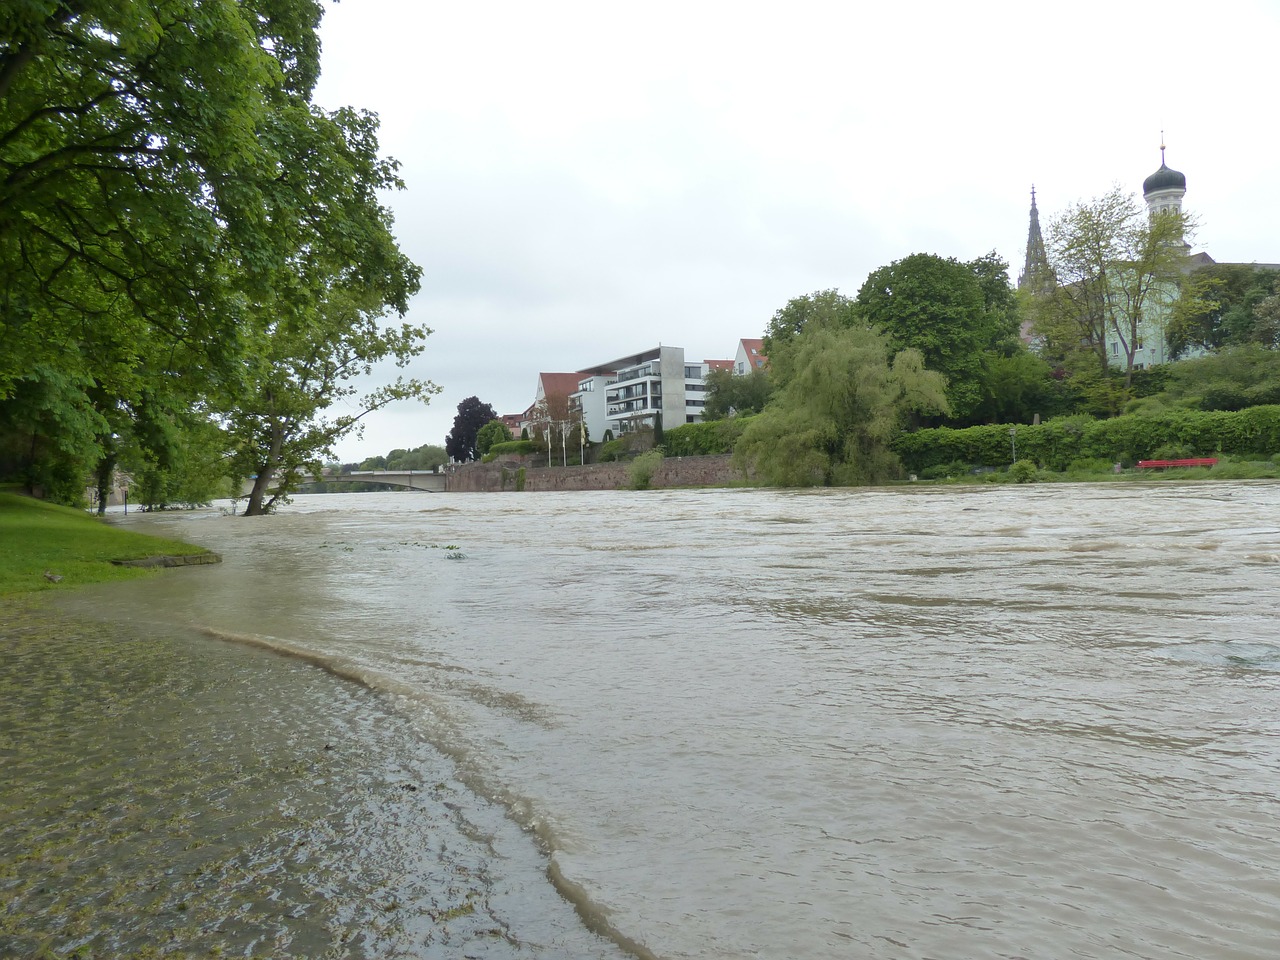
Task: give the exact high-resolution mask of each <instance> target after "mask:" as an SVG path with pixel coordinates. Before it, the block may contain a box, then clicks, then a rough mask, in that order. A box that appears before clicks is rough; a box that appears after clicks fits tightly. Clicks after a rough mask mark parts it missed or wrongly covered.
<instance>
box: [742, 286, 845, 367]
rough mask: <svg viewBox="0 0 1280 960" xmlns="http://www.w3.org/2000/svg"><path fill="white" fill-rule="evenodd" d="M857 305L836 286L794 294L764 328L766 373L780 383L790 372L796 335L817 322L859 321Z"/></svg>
mask: <svg viewBox="0 0 1280 960" xmlns="http://www.w3.org/2000/svg"><path fill="white" fill-rule="evenodd" d="M858 316H859V315H858V308H857V306H856V304H854V302H853V300H851V299H850V298H849V297H846V296H845V295H844V294H842V293H841V292H840V291H839V290H836V289H831V290H817V291H815V292H813V293H809V294H805V295H804V296H801V297H793V298H792V299H790V300H788V301H787V303H786V305H785V306H783V307H781V308H780V309H779V310H778V311H777V312H776V313H774V315H773V317H772V318H771V319H770V320H769V323H768V326H767V327H766V328H765V332H764V338H763V341H764V343H763V349H764V353H765V356H767V357H768V358H769V373H770V376H771V378H772V382H773V383H774V384H775V385H778V386H780V385H782V384H784V383H786V381H787V380H788V379H790V377H791V374H792V364H791V358H792V350H791V347H792V345H793V343H794V342H795V339H796V337H798V336H799V335H800V334H801V333H803V332H804V331H805V330H806V329H808V328H809V327H812V326H816V325H823V326H832V327H850V326H854V325H855V324H856V323H858Z"/></svg>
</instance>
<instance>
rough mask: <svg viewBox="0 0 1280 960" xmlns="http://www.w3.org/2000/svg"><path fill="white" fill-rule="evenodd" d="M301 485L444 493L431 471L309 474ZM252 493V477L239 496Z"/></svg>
mask: <svg viewBox="0 0 1280 960" xmlns="http://www.w3.org/2000/svg"><path fill="white" fill-rule="evenodd" d="M299 479H300V480H301V482H302V483H341V482H343V481H346V482H349V483H384V484H386V485H387V486H389V487H403V488H405V489H407V490H427V491H429V492H431V493H444V489H445V487H444V479H445V475H444V474H443V473H435V472H434V471H431V470H353V471H351V472H350V473H332V472H330V471H328V470H326V471H325V472H324V473H315V474H309V475H307V476H303V477H301V478H299ZM252 492H253V477H250V478H249V479H248V480H246V481H245V482H244V485H243V486H242V487H241V488H240V496H242V497H247V496H248V495H249V494H251V493H252Z"/></svg>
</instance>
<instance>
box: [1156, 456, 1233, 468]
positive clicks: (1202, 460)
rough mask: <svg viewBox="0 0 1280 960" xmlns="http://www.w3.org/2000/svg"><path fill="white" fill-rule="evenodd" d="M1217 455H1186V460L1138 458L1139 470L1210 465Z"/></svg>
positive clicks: (1215, 460)
mask: <svg viewBox="0 0 1280 960" xmlns="http://www.w3.org/2000/svg"><path fill="white" fill-rule="evenodd" d="M1217 462H1218V458H1217V457H1188V458H1187V459H1186V460H1139V461H1138V469H1139V470H1160V469H1163V468H1165V467H1212V466H1213V465H1214V464H1215V463H1217Z"/></svg>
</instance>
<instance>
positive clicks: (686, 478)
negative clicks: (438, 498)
mask: <svg viewBox="0 0 1280 960" xmlns="http://www.w3.org/2000/svg"><path fill="white" fill-rule="evenodd" d="M731 460H732V457H731V456H730V455H728V454H725V455H722V456H717V457H672V458H671V459H668V460H663V461H662V464H661V465H660V466H659V467H658V469H657V470H656V471H654V474H653V481H652V484H651V486H652V487H653V488H654V489H660V488H662V487H723V486H728V485H729V484H731V483H735V482H737V481H740V480H741V479H742V474H741V473H740V472H739V471H737V470H735V469H734V468H733V465H732V463H731ZM630 468H631V465H630V464H629V463H589V464H587V465H586V466H581V467H576V466H575V467H530V466H527V465H526V464H524V463H522V462H520V461H519V460H495V461H494V462H493V463H468V464H463V465H462V466H459V467H455V468H454V469H453V470H452V471H451V472H450V473H449V476H448V479H447V480H446V482H445V489H446V490H447V491H448V492H450V493H499V492H504V491H505V492H509V493H513V492H515V491H516V489H517V487H518V485H519V478H520V471H521V470H522V469H523V470H524V492H526V493H531V492H537V491H542V490H629V489H630V488H631V469H630Z"/></svg>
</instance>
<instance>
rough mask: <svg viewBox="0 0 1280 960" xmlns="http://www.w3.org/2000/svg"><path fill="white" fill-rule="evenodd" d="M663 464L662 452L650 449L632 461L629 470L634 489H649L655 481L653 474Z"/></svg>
mask: <svg viewBox="0 0 1280 960" xmlns="http://www.w3.org/2000/svg"><path fill="white" fill-rule="evenodd" d="M660 466H662V452H661V451H660V450H649V451H647V452H646V453H642V454H640V456H638V457H636V458H635V459H634V460H632V461H631V466H630V467H628V468H627V472H628V474H629V476H630V478H631V489H632V490H648V489H649V486H650V484H651V483H652V482H653V475H654V474H655V473H656V472H657V470H658V467H660Z"/></svg>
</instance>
